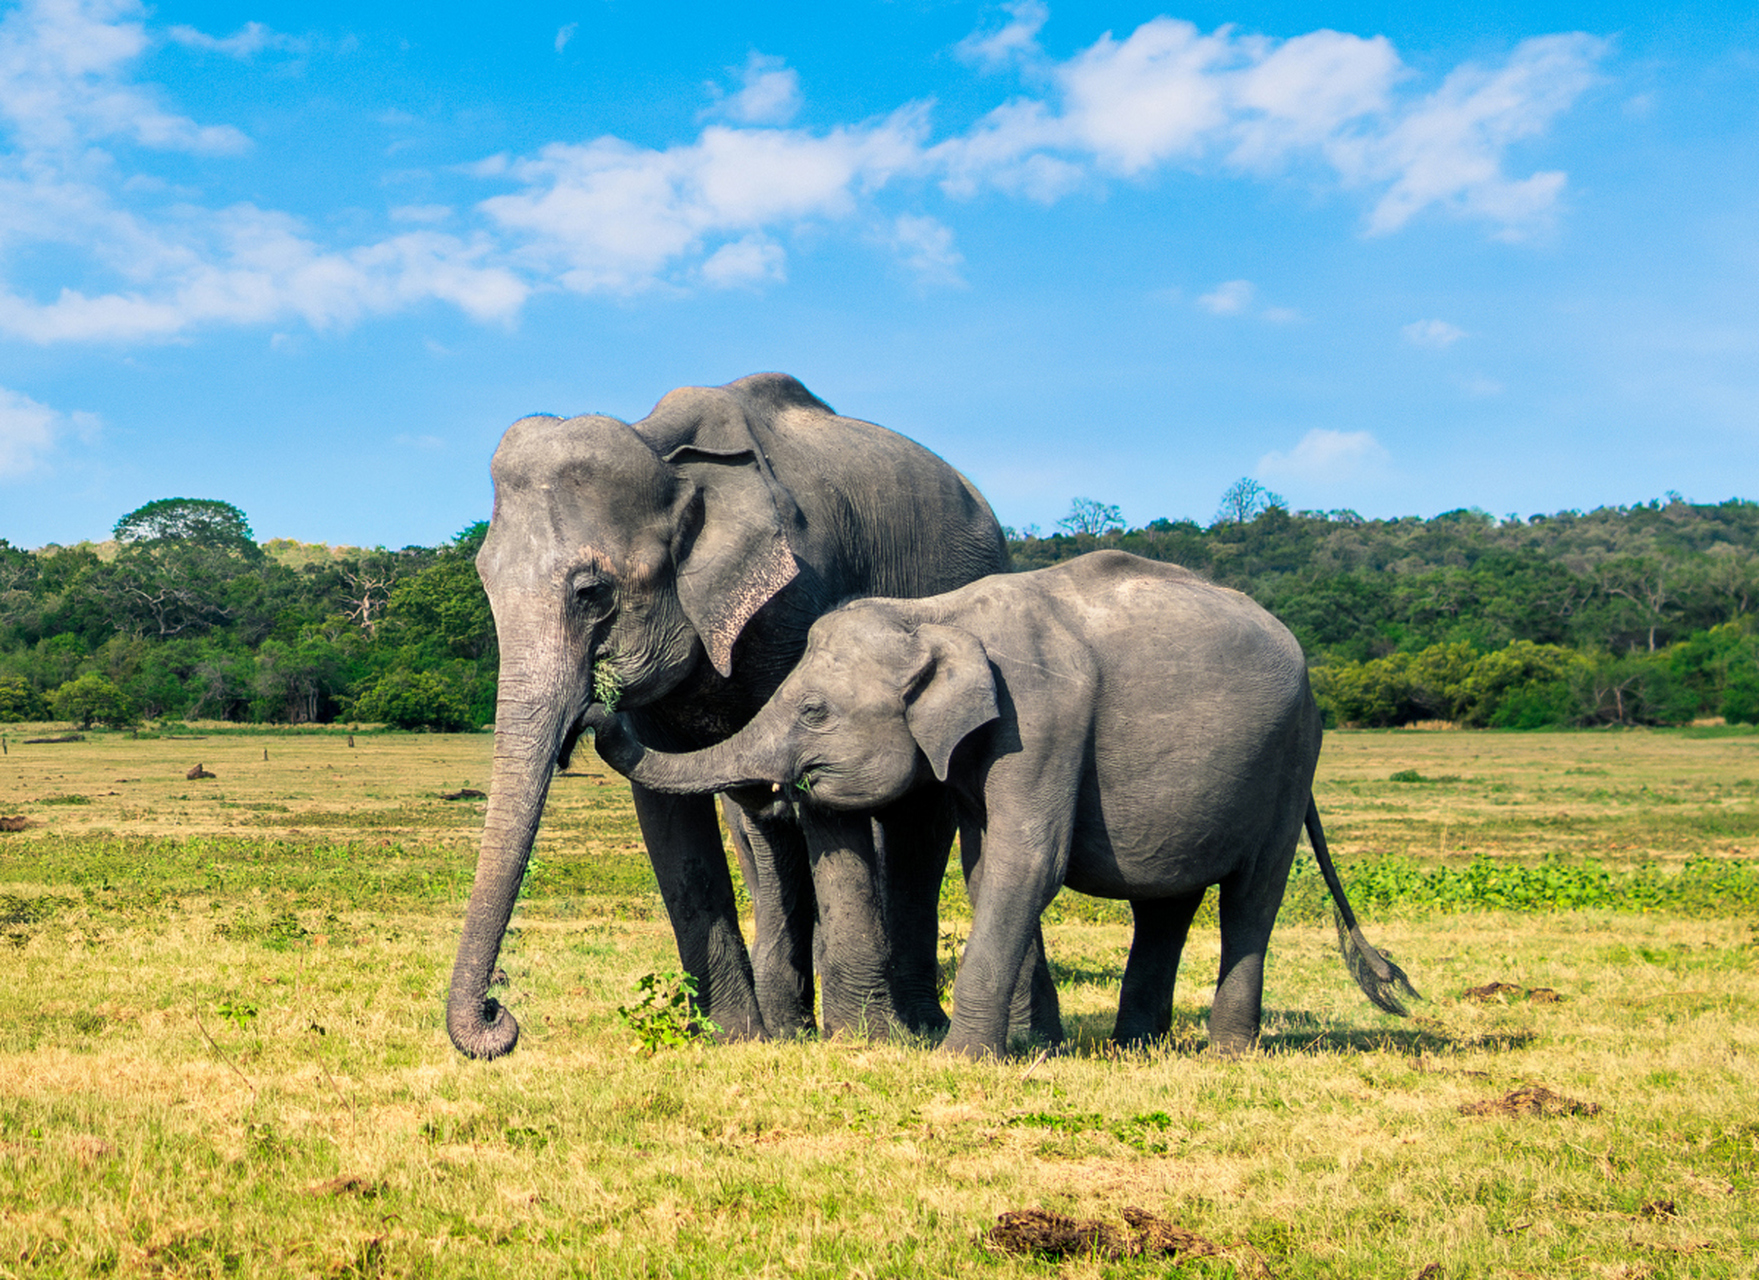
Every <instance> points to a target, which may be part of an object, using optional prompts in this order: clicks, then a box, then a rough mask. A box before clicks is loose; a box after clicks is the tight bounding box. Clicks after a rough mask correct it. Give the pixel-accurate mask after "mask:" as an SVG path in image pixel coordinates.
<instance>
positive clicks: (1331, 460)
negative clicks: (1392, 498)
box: [1252, 427, 1392, 487]
mask: <svg viewBox="0 0 1759 1280" xmlns="http://www.w3.org/2000/svg"><path fill="white" fill-rule="evenodd" d="M1391 461H1392V456H1391V455H1390V454H1389V453H1387V451H1386V449H1385V447H1384V446H1382V445H1381V443H1380V442H1379V441H1378V440H1376V439H1375V438H1374V433H1373V432H1370V431H1332V430H1329V429H1327V428H1324V427H1318V428H1315V429H1314V430H1312V431H1309V432H1308V433H1307V434H1306V435H1304V436H1302V437H1301V441H1300V443H1299V444H1297V445H1296V446H1295V447H1294V448H1293V449H1291V450H1289V452H1287V453H1282V452H1277V451H1273V452H1271V453H1267V454H1265V455H1264V456H1263V457H1262V458H1260V459H1259V460H1258V466H1257V467H1255V468H1254V469H1253V472H1252V474H1253V475H1254V476H1256V477H1257V478H1258V479H1260V480H1262V481H1264V482H1265V483H1266V484H1273V485H1276V484H1281V485H1288V486H1290V487H1295V486H1297V485H1305V486H1312V485H1319V484H1339V483H1344V482H1362V481H1377V480H1381V479H1384V478H1385V477H1386V475H1387V471H1388V466H1389V464H1390V463H1391Z"/></svg>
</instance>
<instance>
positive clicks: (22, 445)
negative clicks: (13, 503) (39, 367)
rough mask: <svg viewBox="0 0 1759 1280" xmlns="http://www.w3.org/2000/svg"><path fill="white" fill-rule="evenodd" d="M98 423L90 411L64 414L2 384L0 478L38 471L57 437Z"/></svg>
mask: <svg viewBox="0 0 1759 1280" xmlns="http://www.w3.org/2000/svg"><path fill="white" fill-rule="evenodd" d="M96 425H97V419H96V418H94V417H92V416H91V415H90V414H84V413H79V414H64V413H61V412H59V411H58V410H55V409H51V408H50V407H49V406H48V405H46V404H39V403H38V402H37V401H35V400H33V399H31V398H30V397H29V396H27V395H24V394H22V393H20V392H17V391H12V390H9V389H7V388H5V387H0V479H5V478H8V477H14V476H22V475H25V474H26V473H28V472H30V471H33V470H35V469H36V467H37V465H38V464H39V463H40V462H41V461H42V458H43V456H44V455H45V454H47V453H48V452H49V450H50V449H51V448H52V447H53V446H54V444H55V440H56V438H57V437H58V436H60V435H61V434H62V433H64V432H65V431H67V430H68V429H69V428H70V427H71V428H74V429H76V430H79V431H82V432H89V431H91V430H93V429H95V427H96Z"/></svg>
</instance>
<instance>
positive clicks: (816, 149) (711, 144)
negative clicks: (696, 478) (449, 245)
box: [480, 109, 924, 293]
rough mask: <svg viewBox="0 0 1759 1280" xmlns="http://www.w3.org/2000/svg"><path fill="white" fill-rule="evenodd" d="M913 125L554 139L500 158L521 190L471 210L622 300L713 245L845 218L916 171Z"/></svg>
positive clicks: (552, 268)
mask: <svg viewBox="0 0 1759 1280" xmlns="http://www.w3.org/2000/svg"><path fill="white" fill-rule="evenodd" d="M923 129H924V122H923V120H922V118H921V115H920V113H919V112H917V111H915V110H911V109H906V110H904V111H900V112H896V113H894V114H893V115H892V116H890V117H888V118H887V119H885V120H882V121H879V122H877V123H875V124H871V125H863V126H858V127H855V128H839V129H833V130H830V131H829V132H827V133H823V134H815V133H810V132H806V131H804V130H779V129H758V130H743V129H734V128H730V127H728V126H725V125H710V126H709V127H708V128H706V129H704V130H703V132H702V134H701V136H700V137H699V138H698V139H697V140H696V142H694V143H691V144H688V145H683V146H676V147H670V148H667V149H666V150H664V151H655V150H651V149H648V148H642V147H635V146H631V145H630V144H629V143H626V142H623V141H620V140H619V139H616V138H601V139H599V140H598V141H596V142H591V143H587V144H584V145H573V144H567V143H555V144H552V145H550V146H548V147H545V148H544V149H543V150H542V151H541V152H539V153H538V155H537V156H536V157H534V158H531V159H526V160H518V161H514V162H511V163H510V164H509V165H508V167H507V173H508V174H509V175H510V176H511V177H512V178H514V179H515V180H516V181H518V182H521V183H523V184H524V185H523V188H522V189H521V190H519V191H517V192H514V193H512V194H509V195H502V196H494V197H491V198H489V199H487V200H485V201H483V202H482V204H481V206H480V208H481V209H482V211H483V212H484V213H485V214H486V215H487V216H488V217H489V218H490V219H491V220H492V221H493V222H494V223H495V224H496V225H497V226H498V227H499V228H500V229H501V230H502V231H503V232H504V233H506V234H507V235H509V236H510V237H512V238H513V239H514V240H515V241H516V242H518V243H519V244H520V245H521V250H522V253H523V256H524V257H525V259H526V260H527V261H528V262H530V263H531V264H533V265H534V266H535V267H536V268H537V269H539V270H542V271H544V272H545V273H554V274H555V278H556V279H558V280H559V281H560V282H561V283H562V284H563V285H564V286H566V287H567V288H570V289H574V290H577V291H579V292H583V293H590V292H597V291H601V290H602V291H610V292H630V291H634V290H639V289H644V288H647V287H650V286H651V285H652V284H654V283H655V282H656V281H657V280H659V279H660V278H661V277H662V276H663V275H664V274H665V273H666V272H667V271H668V270H670V269H671V268H672V267H673V266H674V265H676V264H677V263H679V262H680V261H682V260H687V259H689V258H692V257H694V256H696V255H697V254H699V253H702V252H704V250H705V247H706V246H707V245H709V244H711V243H714V242H716V241H723V240H727V239H738V238H740V237H743V236H745V235H748V234H750V233H752V232H756V231H763V230H766V229H768V228H771V227H776V226H784V225H797V224H800V223H802V222H808V221H812V220H815V219H841V218H846V217H848V216H849V215H851V214H853V213H854V212H855V211H856V210H857V209H858V208H859V199H858V197H859V196H860V195H862V194H865V193H867V192H870V191H872V190H874V189H877V188H878V187H881V186H884V185H885V184H886V182H888V181H889V180H890V179H891V178H892V177H893V176H895V175H896V174H898V173H900V172H902V171H905V170H907V169H911V168H913V167H915V166H917V165H919V164H920V156H921V142H922V133H923Z"/></svg>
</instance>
